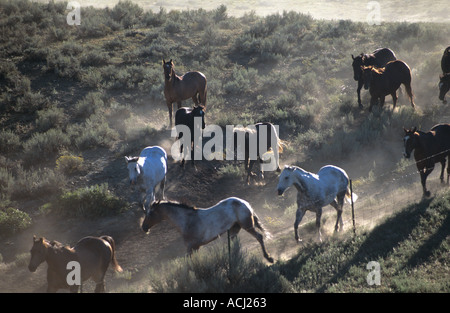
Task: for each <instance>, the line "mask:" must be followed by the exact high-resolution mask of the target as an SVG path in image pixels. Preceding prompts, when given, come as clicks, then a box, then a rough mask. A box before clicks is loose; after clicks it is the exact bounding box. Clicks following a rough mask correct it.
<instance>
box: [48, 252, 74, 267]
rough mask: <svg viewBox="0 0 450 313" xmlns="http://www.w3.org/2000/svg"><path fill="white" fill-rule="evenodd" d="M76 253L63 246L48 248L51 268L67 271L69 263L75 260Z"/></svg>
mask: <svg viewBox="0 0 450 313" xmlns="http://www.w3.org/2000/svg"><path fill="white" fill-rule="evenodd" d="M75 255H76V253H75V251H74V250H73V249H70V248H69V249H67V247H61V246H49V247H47V256H46V258H45V260H46V261H47V264H48V267H49V268H54V269H60V268H61V267H62V270H65V268H66V266H67V263H68V262H69V261H70V260H73V259H74V257H75Z"/></svg>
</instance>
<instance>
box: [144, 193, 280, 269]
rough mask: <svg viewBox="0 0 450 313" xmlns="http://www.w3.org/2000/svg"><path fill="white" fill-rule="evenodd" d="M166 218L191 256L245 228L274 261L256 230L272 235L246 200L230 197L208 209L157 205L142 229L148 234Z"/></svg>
mask: <svg viewBox="0 0 450 313" xmlns="http://www.w3.org/2000/svg"><path fill="white" fill-rule="evenodd" d="M164 219H167V220H169V222H170V223H171V224H173V225H174V226H175V227H176V229H177V230H178V231H180V233H181V234H182V236H183V240H184V243H185V245H186V246H187V251H188V253H189V254H191V253H192V252H193V251H195V250H198V249H199V248H200V246H203V245H205V244H207V243H209V242H211V241H213V240H215V239H217V238H218V237H219V236H220V235H222V234H223V233H225V232H226V231H227V230H229V231H230V236H231V237H235V236H236V235H237V234H238V233H239V231H240V230H241V228H242V229H244V230H246V231H247V232H248V233H249V234H251V235H252V236H253V237H255V238H256V240H258V242H259V244H260V245H261V248H262V251H263V254H264V257H265V258H266V259H267V261H269V262H271V263H273V258H272V257H270V256H269V254H268V253H267V251H266V247H265V245H264V239H263V238H264V236H263V235H262V234H261V233H259V232H258V231H257V230H256V228H259V229H260V230H261V231H262V232H263V233H264V234H265V235H266V237H270V234H269V233H268V232H267V231H266V230H265V229H264V227H263V226H262V224H261V222H260V221H259V218H258V216H257V215H256V214H255V212H254V211H253V208H252V207H251V206H250V204H249V203H248V202H247V201H245V200H242V199H239V198H235V197H231V198H227V199H224V200H222V201H220V202H219V203H217V204H216V205H214V206H212V207H209V208H205V209H198V208H196V207H191V206H188V205H185V204H180V203H177V202H171V201H161V202H155V203H154V204H153V205H152V206H151V208H150V210H148V211H147V212H146V214H145V219H144V221H143V222H142V230H143V231H144V232H148V231H149V229H150V228H151V227H152V226H153V225H155V224H157V223H159V222H161V221H162V220H164Z"/></svg>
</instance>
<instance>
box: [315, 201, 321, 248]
mask: <svg viewBox="0 0 450 313" xmlns="http://www.w3.org/2000/svg"><path fill="white" fill-rule="evenodd" d="M321 218H322V208H320V207H317V208H316V227H317V233H318V235H319V241H320V242H322V234H321V232H320V219H321Z"/></svg>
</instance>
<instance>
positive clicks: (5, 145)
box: [0, 129, 22, 153]
mask: <svg viewBox="0 0 450 313" xmlns="http://www.w3.org/2000/svg"><path fill="white" fill-rule="evenodd" d="M21 147H22V143H21V142H20V137H19V135H17V134H16V133H14V132H12V131H11V130H8V129H7V130H2V131H0V152H1V153H12V152H16V151H17V150H19V149H20V148H21Z"/></svg>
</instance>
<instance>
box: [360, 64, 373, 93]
mask: <svg viewBox="0 0 450 313" xmlns="http://www.w3.org/2000/svg"><path fill="white" fill-rule="evenodd" d="M372 70H373V66H372V65H370V66H365V65H362V66H361V72H362V75H363V80H364V89H366V90H367V89H369V88H370V82H371V81H372Z"/></svg>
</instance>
